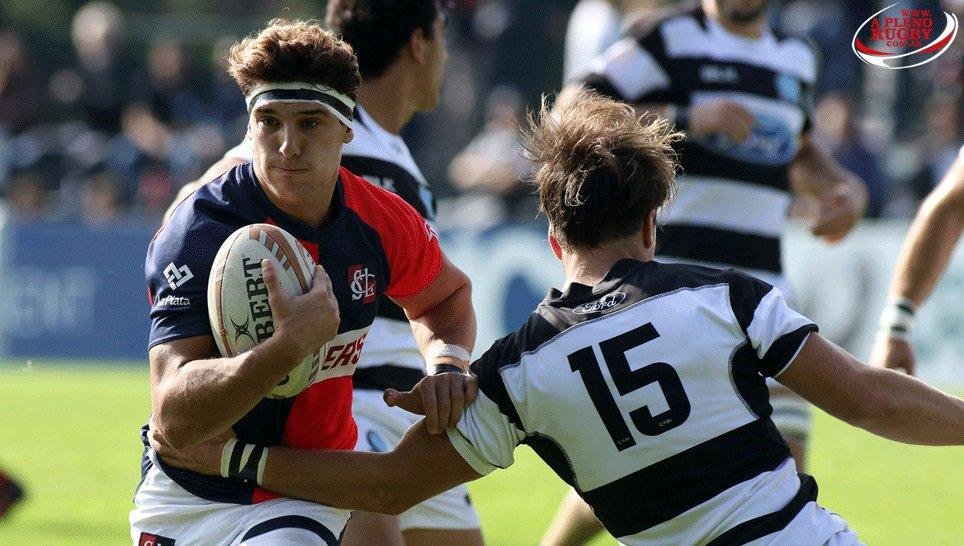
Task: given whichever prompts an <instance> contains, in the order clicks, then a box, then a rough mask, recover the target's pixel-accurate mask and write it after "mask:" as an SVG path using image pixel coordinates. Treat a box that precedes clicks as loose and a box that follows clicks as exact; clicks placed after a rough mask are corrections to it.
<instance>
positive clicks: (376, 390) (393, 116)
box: [175, 0, 482, 546]
mask: <svg viewBox="0 0 964 546" xmlns="http://www.w3.org/2000/svg"><path fill="white" fill-rule="evenodd" d="M327 9H328V11H327V16H326V18H325V24H326V25H327V26H328V27H329V28H331V29H332V30H333V31H334V32H335V33H337V34H339V35H340V36H341V39H342V40H344V41H345V42H346V43H348V44H349V45H350V46H352V49H353V50H354V52H355V55H356V56H357V57H358V69H359V71H360V73H361V77H362V81H361V84H360V85H359V88H358V104H357V105H356V107H355V119H354V121H355V125H354V128H353V130H354V133H355V137H354V139H353V140H352V141H351V142H349V143H347V144H345V146H344V147H343V148H342V158H341V164H342V166H344V167H346V168H347V169H348V170H350V171H351V172H352V173H354V174H357V175H359V176H361V177H362V178H364V179H365V180H367V181H368V182H371V183H372V184H375V185H377V186H380V187H382V188H384V189H386V190H389V191H391V192H393V193H395V194H398V195H399V196H400V197H402V198H403V199H404V200H405V201H406V202H407V203H408V204H409V205H411V206H412V207H414V208H415V210H417V211H418V212H419V214H421V215H422V217H424V218H425V219H426V220H428V221H430V222H434V221H435V197H434V196H433V194H432V190H431V188H430V187H429V185H428V182H426V180H425V177H424V176H423V175H422V172H421V170H419V168H418V165H416V164H415V160H414V159H413V158H412V155H411V153H410V152H409V149H408V146H406V144H405V141H404V140H403V139H402V137H401V136H399V133H400V132H401V130H402V128H403V127H404V126H405V125H406V124H407V123H408V122H409V121H410V120H411V119H412V116H414V115H415V113H416V112H426V111H429V110H432V109H434V108H435V107H436V106H437V104H438V101H439V93H440V91H441V86H442V77H443V72H444V67H445V62H446V59H447V57H448V54H447V52H446V44H445V12H444V9H443V7H442V5H441V4H440V3H439V0H396V1H390V2H386V1H383V0H332V1H331V2H329V3H328V8H327ZM251 159H252V142H251V140H245V141H244V142H243V143H241V144H240V145H238V146H237V147H235V148H233V149H231V150H229V151H228V152H227V153H226V154H225V156H224V159H222V160H221V161H220V162H218V163H217V164H215V165H214V166H212V167H211V169H209V171H208V173H207V174H206V176H209V178H203V179H202V180H200V181H198V182H197V183H194V184H191V185H189V187H185V189H184V190H182V191H181V192H180V193H181V195H180V196H179V198H178V201H179V200H180V199H183V198H184V197H186V196H187V195H190V193H191V192H193V191H194V190H195V189H197V187H199V186H200V185H201V184H202V183H204V182H207V181H208V180H210V179H212V178H214V177H215V176H217V175H219V174H220V173H222V172H224V171H225V170H227V169H229V168H231V167H233V166H235V165H238V164H241V163H244V162H248V161H251ZM175 202H177V201H175ZM423 377H425V361H424V359H423V358H422V354H421V352H420V351H419V348H418V345H417V343H416V342H415V337H414V336H413V334H412V328H411V326H410V325H409V322H408V319H407V318H406V317H405V313H404V312H403V311H402V309H401V308H400V307H399V306H398V305H395V304H393V303H392V302H391V301H387V300H386V301H383V302H382V303H381V304H380V305H379V308H378V317H377V318H376V319H375V322H374V324H373V325H372V330H371V332H369V334H368V337H367V338H366V340H365V349H364V351H363V352H362V355H361V359H360V360H359V362H358V369H357V370H356V372H355V376H354V387H355V393H354V400H353V410H352V411H353V413H354V415H355V420H356V421H357V423H358V427H359V431H358V432H359V434H358V446H357V449H363V450H365V451H384V450H387V449H390V448H391V447H392V446H394V445H395V444H396V443H397V442H398V440H400V439H401V437H402V434H404V432H405V431H406V430H407V429H408V427H410V426H411V425H412V424H413V423H414V422H415V421H414V420H415V418H414V417H413V416H412V415H411V414H409V413H408V412H405V411H402V410H399V409H397V408H389V407H387V406H385V404H384V403H383V402H382V398H381V396H382V391H384V390H385V389H386V388H390V387H391V388H395V389H399V390H409V389H411V388H412V387H413V386H414V385H415V384H416V383H418V381H419V380H420V379H421V378H423ZM403 536H404V542H403ZM402 543H404V544H407V545H408V546H413V545H418V544H425V545H430V544H440V543H445V544H464V545H467V546H468V545H472V544H481V543H482V532H481V530H480V529H479V519H478V516H477V515H476V513H475V509H474V508H473V507H472V505H471V502H470V501H469V492H468V489H467V488H465V487H457V488H455V489H453V490H451V491H447V492H445V493H443V494H442V495H439V496H438V497H436V498H432V499H429V500H428V501H426V502H424V503H422V504H420V505H418V506H416V507H415V508H413V509H412V510H410V511H408V512H406V513H404V514H401V515H400V516H399V517H397V518H396V517H393V516H386V515H379V514H363V513H356V514H354V515H353V516H352V519H351V522H350V523H349V525H348V528H347V530H346V532H345V538H344V541H343V544H344V545H345V546H349V545H352V544H402Z"/></svg>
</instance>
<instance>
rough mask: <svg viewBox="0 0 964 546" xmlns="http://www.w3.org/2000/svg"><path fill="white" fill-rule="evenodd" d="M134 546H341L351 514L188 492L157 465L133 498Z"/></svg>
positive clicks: (289, 501) (288, 501) (298, 504)
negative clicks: (217, 498)
mask: <svg viewBox="0 0 964 546" xmlns="http://www.w3.org/2000/svg"><path fill="white" fill-rule="evenodd" d="M134 505H135V507H134V510H132V511H131V513H130V526H131V540H132V542H133V544H134V545H135V546H171V545H173V544H175V542H176V545H177V546H180V545H182V544H184V545H188V544H204V545H217V544H221V545H226V546H267V545H271V546H289V545H290V546H296V545H312V546H314V545H317V546H336V545H337V544H338V539H339V537H340V536H341V533H342V530H343V529H344V528H345V523H347V521H348V516H349V514H350V512H349V511H348V510H340V509H337V508H332V507H330V506H324V505H321V504H316V503H313V502H308V501H303V500H297V499H289V498H280V499H272V500H269V501H265V502H260V503H258V504H230V503H222V502H214V501H209V500H205V499H202V498H200V497H197V496H195V495H193V494H191V493H188V492H187V491H185V490H184V488H182V487H181V486H179V485H178V484H176V483H174V481H173V480H171V478H169V477H168V476H167V474H165V473H164V472H163V471H161V470H160V469H159V468H158V466H157V465H156V464H155V465H154V466H153V467H152V468H151V470H150V471H149V472H148V474H147V476H146V477H145V478H144V481H143V482H142V483H141V486H140V487H139V488H138V490H137V493H136V495H135V496H134Z"/></svg>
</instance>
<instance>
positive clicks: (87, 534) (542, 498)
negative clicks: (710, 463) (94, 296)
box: [0, 363, 964, 546]
mask: <svg viewBox="0 0 964 546" xmlns="http://www.w3.org/2000/svg"><path fill="white" fill-rule="evenodd" d="M148 408H149V404H148V381H147V371H146V368H144V367H140V368H138V367H132V366H127V367H104V366H99V367H94V366H90V367H79V366H75V367H70V368H65V367H55V366H53V365H38V364H36V363H35V364H33V365H31V366H27V365H24V364H9V365H5V366H3V367H0V466H2V467H4V468H6V469H8V470H9V471H10V472H12V473H14V474H15V475H17V476H19V477H20V478H21V479H22V481H23V482H25V483H26V485H27V487H28V494H29V500H28V501H27V502H25V503H24V504H23V505H21V506H20V507H19V509H18V510H16V511H15V512H14V513H13V514H12V515H11V516H10V517H9V518H7V519H6V520H4V521H2V522H0V544H2V545H5V546H6V545H30V546H40V545H44V544H78V545H81V544H83V545H90V544H97V545H107V544H125V543H129V542H128V540H129V539H128V535H127V512H128V510H129V509H130V507H131V500H130V499H131V495H132V493H133V489H134V487H135V485H136V484H137V479H138V464H139V457H140V455H139V454H140V445H139V439H138V428H139V427H140V425H141V424H142V423H143V422H144V420H145V418H146V417H147V414H148ZM811 459H812V462H813V466H812V473H813V474H814V475H815V476H816V477H817V480H818V482H819V483H820V501H821V503H822V504H823V505H824V506H827V507H829V508H831V509H832V510H834V511H835V512H838V513H840V514H842V515H843V516H844V517H845V518H846V519H848V520H849V521H850V523H851V525H852V526H853V527H854V528H855V529H857V531H858V532H859V533H860V535H861V537H862V538H863V540H864V541H865V542H867V543H868V544H895V545H910V544H926V545H936V544H948V545H950V544H964V508H962V507H964V449H961V448H952V449H935V448H919V447H909V446H902V445H898V444H895V443H892V442H888V441H885V440H881V439H878V438H876V437H872V436H871V435H870V434H867V433H865V432H863V431H859V430H856V429H853V428H851V427H848V426H846V425H843V424H841V423H839V422H836V421H833V420H832V419H830V418H828V417H827V416H826V415H822V414H821V415H819V416H818V418H817V423H816V432H815V438H814V444H813V449H812V452H811ZM472 491H473V498H474V501H475V503H476V506H477V507H478V509H479V511H480V513H481V517H482V523H483V530H484V532H485V535H486V538H487V539H488V542H489V544H493V545H516V544H518V545H525V544H536V543H537V541H538V538H539V536H540V535H541V533H542V531H543V529H544V528H545V526H546V524H547V523H548V521H549V520H550V519H551V517H552V515H553V513H554V512H555V509H556V506H557V502H558V500H559V499H560V498H561V497H562V495H563V493H564V491H565V487H564V485H563V484H562V482H560V481H559V480H558V479H557V478H556V477H555V476H553V475H552V474H551V473H550V472H549V471H548V470H547V469H546V467H545V466H544V465H542V463H541V462H540V461H539V460H538V459H537V458H536V457H535V456H534V455H533V454H532V452H531V451H529V450H528V449H526V448H523V449H520V451H518V452H517V463H516V465H515V466H513V467H512V468H511V469H509V470H507V471H503V472H497V473H496V474H494V475H492V476H489V477H487V478H485V479H483V480H480V481H478V482H476V483H475V484H473V485H472ZM612 543H613V542H612V540H611V539H609V540H598V541H597V542H596V544H612Z"/></svg>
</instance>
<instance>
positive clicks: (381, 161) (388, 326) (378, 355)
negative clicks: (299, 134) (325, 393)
mask: <svg viewBox="0 0 964 546" xmlns="http://www.w3.org/2000/svg"><path fill="white" fill-rule="evenodd" d="M353 131H354V133H355V137H354V138H353V139H352V141H351V142H349V143H348V144H345V145H344V146H343V147H342V156H341V165H342V166H343V167H345V168H347V169H348V170H349V171H351V172H352V173H354V174H357V175H358V176H360V177H362V178H364V179H365V180H367V181H368V182H370V183H371V184H374V185H376V186H380V187H382V188H384V189H386V190H388V191H390V192H392V193H395V194H397V195H398V196H399V197H401V198H402V199H404V200H405V201H406V202H407V203H408V204H409V205H412V206H413V207H414V208H415V210H417V211H418V212H419V214H421V215H422V217H423V218H425V219H426V220H428V221H429V222H434V221H435V196H434V195H433V193H432V190H431V188H430V187H429V184H428V182H427V181H426V180H425V176H423V175H422V171H421V170H420V169H419V168H418V165H416V164H415V160H414V159H413V158H412V154H411V152H410V151H409V149H408V146H407V145H406V144H405V141H404V140H403V139H402V137H400V136H398V135H394V134H392V133H390V132H388V131H386V130H385V129H384V128H382V126H380V125H379V124H378V123H377V122H376V121H375V120H374V119H372V117H371V116H370V115H369V114H368V112H366V111H365V109H364V108H362V106H361V105H356V106H355V114H354V126H353ZM252 155H253V146H252V143H251V141H250V140H245V141H244V142H242V143H241V144H239V145H238V146H236V147H234V148H232V149H231V150H229V151H228V152H227V153H226V154H225V157H234V158H238V159H241V160H243V161H251V158H252ZM424 375H425V362H424V360H423V359H422V353H421V352H420V351H419V349H418V345H417V344H416V343H415V337H414V336H413V335H412V328H411V326H410V325H409V323H408V319H407V318H406V316H405V312H404V311H403V310H402V309H401V308H400V307H399V306H397V305H395V303H394V302H392V301H390V300H388V299H385V300H384V301H382V302H380V303H379V306H378V316H377V318H376V319H375V322H374V323H373V324H372V329H371V331H370V332H369V333H368V337H367V338H366V339H365V349H364V351H362V356H361V358H360V359H359V361H358V368H357V369H356V371H355V376H354V380H355V386H356V388H375V389H385V388H388V387H392V388H396V389H406V390H407V389H409V388H411V387H412V386H413V385H415V383H417V382H418V380H419V379H421V378H422V377H423V376H424Z"/></svg>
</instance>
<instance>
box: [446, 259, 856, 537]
mask: <svg viewBox="0 0 964 546" xmlns="http://www.w3.org/2000/svg"><path fill="white" fill-rule="evenodd" d="M816 330H817V327H816V325H815V324H813V323H812V322H811V321H810V320H808V319H807V318H805V317H803V316H802V315H800V314H798V313H796V312H795V311H793V310H791V309H790V308H789V307H787V305H786V303H785V302H784V300H783V296H782V295H781V293H780V291H779V290H778V289H775V288H773V287H771V286H770V285H768V284H766V283H764V282H762V281H759V280H757V279H755V278H753V277H749V276H747V275H744V274H742V273H739V272H737V271H735V270H733V269H729V270H716V269H711V268H705V267H701V266H694V265H683V264H661V263H657V262H654V261H650V262H638V261H635V260H622V261H619V262H618V263H616V264H615V265H614V266H613V268H612V270H611V271H610V272H609V274H608V275H607V276H606V278H605V279H604V280H602V281H601V282H600V283H599V284H597V285H596V286H591V287H590V286H583V285H579V284H571V285H569V287H568V288H567V289H566V291H565V292H559V291H558V290H555V289H553V290H552V291H550V293H549V295H548V296H547V297H546V299H545V300H544V301H543V302H542V303H541V304H540V305H539V307H538V308H537V309H536V310H535V311H534V312H533V313H532V314H531V315H530V317H529V319H528V321H527V322H526V324H525V325H524V326H523V327H522V328H520V329H519V330H517V331H516V332H515V333H513V334H510V335H508V336H507V337H505V338H503V339H501V340H499V341H497V342H496V343H495V344H494V345H493V346H492V347H491V348H490V349H489V350H488V351H487V352H486V353H485V354H484V355H483V356H482V357H481V358H480V359H479V360H477V361H476V362H475V363H474V364H473V365H472V371H473V372H474V373H475V374H476V375H477V376H478V378H479V387H480V394H479V397H478V398H477V399H476V401H475V402H474V403H473V404H472V405H471V406H470V407H468V408H467V409H466V410H465V413H464V415H463V417H462V419H461V421H460V422H459V424H458V426H457V427H456V428H453V429H449V430H448V435H449V438H450V439H451V441H452V444H453V445H454V446H455V448H456V449H457V450H458V451H459V453H461V454H462V456H463V457H464V458H465V460H466V461H467V462H468V463H469V464H470V465H471V466H472V467H473V468H474V469H475V470H477V471H478V472H480V473H483V474H485V473H488V472H490V471H492V470H494V469H495V468H504V467H507V466H509V465H510V464H512V462H513V455H512V453H513V450H514V449H515V447H516V446H517V445H518V444H520V443H521V444H527V445H529V446H530V447H532V449H534V450H535V451H536V453H538V454H539V456H540V457H541V458H542V459H543V460H544V461H545V462H546V463H547V464H548V465H549V466H550V467H552V469H553V470H554V471H555V472H556V474H558V475H559V476H560V477H561V478H562V479H563V480H565V481H566V482H568V483H569V484H571V485H572V486H573V487H574V488H575V489H576V491H578V492H579V494H580V495H581V496H582V498H583V499H585V500H586V501H587V502H588V504H589V505H590V506H592V508H593V510H594V511H595V514H596V516H597V517H598V518H599V520H600V521H601V522H602V523H603V524H604V525H605V526H606V528H607V529H608V530H609V532H610V533H612V534H613V536H615V537H617V538H619V540H620V541H621V542H623V543H625V544H706V543H708V541H712V540H714V539H717V542H712V543H713V544H726V543H733V542H734V541H736V539H737V538H739V539H740V540H742V539H745V538H747V537H748V536H749V537H753V536H755V537H757V538H759V537H761V536H764V535H766V534H770V533H772V532H784V529H785V528H786V527H787V525H788V521H789V520H790V519H793V517H794V516H796V515H797V514H798V513H799V511H800V510H801V507H802V506H803V505H804V504H810V503H812V501H814V500H815V497H816V490H815V485H812V479H811V478H809V477H806V480H805V481H804V482H803V483H804V484H805V485H806V486H805V487H802V486H801V479H800V478H798V475H797V474H796V472H795V469H794V465H793V461H792V459H790V453H789V450H788V448H787V446H786V444H785V443H784V441H783V440H782V439H781V437H780V435H779V433H778V432H777V430H776V428H775V427H774V425H773V423H772V422H771V420H770V404H769V401H768V394H767V388H766V385H765V380H764V377H765V376H775V375H779V374H780V373H781V372H782V371H783V370H784V369H786V367H787V366H788V365H789V364H790V362H791V361H792V360H793V358H794V357H795V356H796V354H797V353H798V351H799V350H800V348H801V347H802V345H803V343H804V341H805V340H806V338H807V336H808V335H809V334H810V333H811V332H814V331H816ZM794 499H796V501H795V502H796V503H797V504H794V502H792V501H794ZM812 504H813V506H814V507H815V506H816V504H815V503H812ZM788 506H789V507H788ZM828 514H829V513H828ZM817 520H818V521H819V520H820V518H817ZM747 522H749V523H747ZM797 525H798V526H799V525H800V524H799V523H798V524H797ZM805 527H806V528H805V529H804V531H805V532H806V533H807V534H806V535H804V536H808V537H811V538H812V537H818V536H820V535H821V533H823V532H825V531H826V532H830V529H831V527H833V525H831V523H830V522H829V519H828V522H824V523H815V524H814V525H805ZM838 530H839V529H838ZM764 531H766V532H764ZM761 532H762V533H763V534H760V533H761ZM744 533H749V534H744ZM754 533H755V534H754ZM831 534H832V533H831ZM826 536H828V537H829V536H830V534H828V535H826ZM721 537H722V538H721ZM746 542H749V540H746ZM739 543H741V544H742V543H743V542H739ZM784 543H788V542H784ZM807 543H808V544H809V543H810V542H807ZM820 544H822V542H820Z"/></svg>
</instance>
